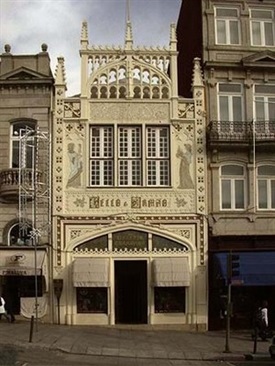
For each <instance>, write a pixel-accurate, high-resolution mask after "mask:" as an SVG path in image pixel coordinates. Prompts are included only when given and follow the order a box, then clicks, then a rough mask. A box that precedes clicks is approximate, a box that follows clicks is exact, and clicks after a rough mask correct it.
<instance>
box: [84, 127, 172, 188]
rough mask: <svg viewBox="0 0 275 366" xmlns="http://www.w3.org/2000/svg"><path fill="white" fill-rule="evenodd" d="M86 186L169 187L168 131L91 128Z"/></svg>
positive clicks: (166, 128)
mask: <svg viewBox="0 0 275 366" xmlns="http://www.w3.org/2000/svg"><path fill="white" fill-rule="evenodd" d="M143 149H144V152H143ZM89 185H90V186H98V187H100V186H105V187H108V186H120V187H144V186H150V187H151V186H156V187H163V186H169V185H170V130H169V127H164V126H162V127H159V126H151V125H149V126H144V125H139V126H133V125H131V126H129V125H123V126H122V125H118V126H115V125H114V126H92V127H91V128H90V182H89Z"/></svg>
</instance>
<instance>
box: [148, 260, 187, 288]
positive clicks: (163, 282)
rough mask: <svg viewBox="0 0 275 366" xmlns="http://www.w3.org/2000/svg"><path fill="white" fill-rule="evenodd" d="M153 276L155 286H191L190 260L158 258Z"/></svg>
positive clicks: (154, 265)
mask: <svg viewBox="0 0 275 366" xmlns="http://www.w3.org/2000/svg"><path fill="white" fill-rule="evenodd" d="M152 274H153V285H154V286H159V287H169V286H171V287H175V286H190V270H189V263H188V258H156V259H154V260H153V273H152Z"/></svg>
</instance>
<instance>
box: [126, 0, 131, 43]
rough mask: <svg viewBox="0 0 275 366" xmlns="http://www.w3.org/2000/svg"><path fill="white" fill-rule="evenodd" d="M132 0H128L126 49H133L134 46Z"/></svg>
mask: <svg viewBox="0 0 275 366" xmlns="http://www.w3.org/2000/svg"><path fill="white" fill-rule="evenodd" d="M129 2H130V0H126V34H125V49H131V48H132V46H133V34H132V24H131V20H130V3H129Z"/></svg>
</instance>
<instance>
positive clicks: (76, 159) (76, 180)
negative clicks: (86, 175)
mask: <svg viewBox="0 0 275 366" xmlns="http://www.w3.org/2000/svg"><path fill="white" fill-rule="evenodd" d="M68 157H69V162H70V172H69V176H68V182H67V188H68V187H79V186H80V185H81V176H80V175H81V173H82V171H83V165H82V154H81V144H79V145H78V151H75V144H74V143H73V142H70V143H69V144H68Z"/></svg>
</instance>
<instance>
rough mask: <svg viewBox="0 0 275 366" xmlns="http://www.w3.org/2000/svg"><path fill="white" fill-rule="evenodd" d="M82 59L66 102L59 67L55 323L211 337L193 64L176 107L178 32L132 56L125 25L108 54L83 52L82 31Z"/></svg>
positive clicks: (200, 90) (200, 108) (201, 123)
mask: <svg viewBox="0 0 275 366" xmlns="http://www.w3.org/2000/svg"><path fill="white" fill-rule="evenodd" d="M80 56H81V93H80V95H79V96H77V97H73V98H67V97H66V93H65V91H66V82H65V68H64V59H63V58H60V59H59V60H58V65H57V69H56V81H55V84H56V101H55V113H54V123H53V139H52V143H53V172H52V178H53V189H52V199H53V244H54V248H53V278H54V279H55V280H58V279H59V280H61V282H63V291H62V295H61V299H60V309H59V313H60V319H59V320H60V322H61V323H65V324H119V323H130V324H131V323H143V324H185V325H186V328H187V329H196V328H199V329H206V328H207V307H208V305H207V225H206V219H205V213H206V210H207V202H206V191H205V186H206V183H205V182H206V160H205V148H206V140H205V137H206V135H205V90H204V85H203V79H202V74H201V69H200V61H199V59H196V60H194V63H193V67H192V75H193V82H192V93H193V95H192V98H189V99H186V98H182V97H179V96H178V87H177V80H178V75H177V39H176V32H175V26H174V25H171V29H170V44H169V46H168V47H164V48H160V47H139V48H137V47H135V46H134V43H133V37H132V27H131V23H130V22H127V26H126V34H125V44H124V46H118V47H114V46H112V47H109V46H106V47H103V46H94V45H90V44H89V40H88V25H87V23H86V22H84V23H83V25H82V34H81V50H80ZM95 268H97V270H95ZM182 271H185V273H181V272H182ZM92 272H96V273H93V274H91V273H92ZM95 278H96V280H95ZM55 303H56V302H55ZM56 304H57V303H56ZM56 306H57V305H56ZM54 312H55V314H57V311H54ZM54 321H58V319H57V317H55V319H54Z"/></svg>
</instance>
